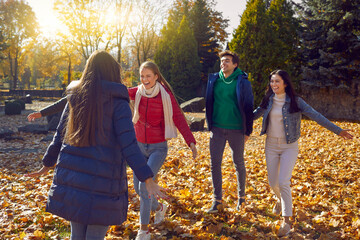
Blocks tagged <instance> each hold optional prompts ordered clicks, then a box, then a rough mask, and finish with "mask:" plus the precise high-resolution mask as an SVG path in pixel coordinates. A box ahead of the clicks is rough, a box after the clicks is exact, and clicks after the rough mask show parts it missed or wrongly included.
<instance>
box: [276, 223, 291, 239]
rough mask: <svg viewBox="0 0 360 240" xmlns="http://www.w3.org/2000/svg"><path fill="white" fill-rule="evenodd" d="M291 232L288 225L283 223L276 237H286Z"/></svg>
mask: <svg viewBox="0 0 360 240" xmlns="http://www.w3.org/2000/svg"><path fill="white" fill-rule="evenodd" d="M290 231H291V226H290V224H288V223H286V222H285V221H284V222H283V223H282V224H281V227H280V229H279V232H278V237H283V236H287V235H288V234H289V233H290Z"/></svg>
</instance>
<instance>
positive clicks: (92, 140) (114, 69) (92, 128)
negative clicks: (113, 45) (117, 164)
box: [64, 50, 121, 147]
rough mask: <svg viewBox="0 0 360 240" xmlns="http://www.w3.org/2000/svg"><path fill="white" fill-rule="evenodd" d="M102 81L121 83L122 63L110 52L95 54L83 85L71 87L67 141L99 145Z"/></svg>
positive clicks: (86, 71)
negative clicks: (97, 134) (97, 135)
mask: <svg viewBox="0 0 360 240" xmlns="http://www.w3.org/2000/svg"><path fill="white" fill-rule="evenodd" d="M102 80H107V81H110V82H117V83H121V77H120V65H119V64H118V63H117V62H116V61H115V59H114V58H113V57H112V56H111V55H110V54H109V53H107V52H106V51H100V50H97V51H95V52H93V53H92V54H91V56H90V57H89V59H88V60H87V62H86V65H85V69H84V71H83V74H82V76H81V78H80V81H79V84H77V85H76V86H74V87H71V88H68V89H67V93H68V94H69V95H68V96H69V97H68V102H69V115H68V118H67V124H66V128H65V129H66V130H65V136H64V140H65V142H66V143H68V144H70V145H72V146H76V147H88V146H95V145H96V144H97V142H96V131H99V132H98V133H99V137H105V134H104V129H103V101H102V87H101V85H102V84H101V82H102Z"/></svg>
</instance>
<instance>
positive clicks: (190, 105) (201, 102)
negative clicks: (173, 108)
mask: <svg viewBox="0 0 360 240" xmlns="http://www.w3.org/2000/svg"><path fill="white" fill-rule="evenodd" d="M180 107H181V109H182V110H183V111H184V112H203V111H204V108H205V98H203V97H197V98H193V99H191V100H189V101H186V102H183V103H182V104H180Z"/></svg>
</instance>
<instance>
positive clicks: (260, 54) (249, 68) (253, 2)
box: [229, 0, 275, 105]
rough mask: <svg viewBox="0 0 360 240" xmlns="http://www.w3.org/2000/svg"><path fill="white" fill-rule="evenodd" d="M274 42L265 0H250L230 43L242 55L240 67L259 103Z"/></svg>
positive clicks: (256, 103)
mask: <svg viewBox="0 0 360 240" xmlns="http://www.w3.org/2000/svg"><path fill="white" fill-rule="evenodd" d="M274 43H275V41H274V39H273V34H272V28H271V27H270V19H269V17H268V15H267V14H266V6H265V2H264V0H250V1H248V2H247V4H246V9H245V11H244V12H243V14H242V16H241V20H240V25H239V26H238V28H237V29H236V30H235V33H234V35H233V39H232V40H231V42H230V43H229V47H230V50H231V51H234V52H236V53H237V54H238V55H239V59H240V63H239V68H240V69H242V70H244V71H245V72H247V73H248V74H249V80H250V81H251V83H252V87H253V92H254V95H255V105H258V104H259V103H260V100H261V98H262V96H263V93H264V92H265V89H266V86H267V83H268V81H267V80H268V75H269V73H270V72H271V70H272V69H273V66H272V64H271V61H270V60H271V59H272V58H273V56H272V52H273V49H272V47H273V46H274V45H275V44H274Z"/></svg>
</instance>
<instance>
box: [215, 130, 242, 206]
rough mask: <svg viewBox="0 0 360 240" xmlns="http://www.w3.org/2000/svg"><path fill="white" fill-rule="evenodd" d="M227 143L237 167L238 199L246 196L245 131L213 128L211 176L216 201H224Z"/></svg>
mask: <svg viewBox="0 0 360 240" xmlns="http://www.w3.org/2000/svg"><path fill="white" fill-rule="evenodd" d="M226 141H228V143H229V145H230V149H231V153H232V159H233V162H234V165H235V170H236V178H237V187H238V197H243V196H245V181H246V169H245V162H244V141H245V140H244V131H243V130H233V129H224V128H217V127H213V128H212V130H211V132H210V156H211V175H212V182H213V187H214V198H215V200H221V199H222V173H221V163H222V159H223V154H224V149H225V144H226Z"/></svg>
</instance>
